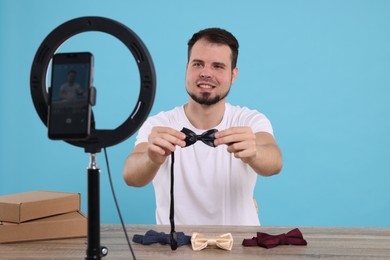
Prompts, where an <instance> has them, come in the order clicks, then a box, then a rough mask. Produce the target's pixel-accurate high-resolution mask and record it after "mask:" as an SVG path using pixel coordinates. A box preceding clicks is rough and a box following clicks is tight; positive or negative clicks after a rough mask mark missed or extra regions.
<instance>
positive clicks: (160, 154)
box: [147, 126, 186, 165]
mask: <svg viewBox="0 0 390 260" xmlns="http://www.w3.org/2000/svg"><path fill="white" fill-rule="evenodd" d="M185 138H186V135H185V134H184V133H182V132H180V131H178V130H175V129H173V128H170V127H158V126H157V127H153V128H152V131H151V132H150V134H149V137H148V148H147V154H148V156H149V158H150V160H152V161H153V162H154V163H156V164H158V165H161V164H162V163H164V161H165V159H166V158H167V157H168V156H169V155H170V154H171V153H172V152H174V151H175V149H176V146H177V145H178V146H180V147H185V145H186V142H185V141H184V140H185Z"/></svg>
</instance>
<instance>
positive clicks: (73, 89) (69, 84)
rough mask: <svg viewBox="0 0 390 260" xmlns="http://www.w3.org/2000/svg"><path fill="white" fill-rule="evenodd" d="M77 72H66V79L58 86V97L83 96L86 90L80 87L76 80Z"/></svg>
mask: <svg viewBox="0 0 390 260" xmlns="http://www.w3.org/2000/svg"><path fill="white" fill-rule="evenodd" d="M76 76H77V72H76V71H75V70H70V71H69V72H68V77H67V81H66V82H65V83H64V84H62V85H61V86H60V99H68V100H69V99H74V98H76V97H80V96H85V95H86V92H85V91H84V90H83V89H82V88H81V86H80V84H79V83H77V82H75V81H76Z"/></svg>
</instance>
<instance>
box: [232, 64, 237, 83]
mask: <svg viewBox="0 0 390 260" xmlns="http://www.w3.org/2000/svg"><path fill="white" fill-rule="evenodd" d="M237 75H238V68H237V67H235V68H234V69H233V70H232V85H233V83H234V81H235V80H236V78H237Z"/></svg>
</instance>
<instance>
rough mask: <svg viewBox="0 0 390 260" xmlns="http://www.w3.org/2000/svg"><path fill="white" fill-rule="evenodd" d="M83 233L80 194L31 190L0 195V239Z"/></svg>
mask: <svg viewBox="0 0 390 260" xmlns="http://www.w3.org/2000/svg"><path fill="white" fill-rule="evenodd" d="M86 236H87V218H86V217H85V216H84V215H83V214H82V213H81V211H80V194H78V193H68V192H53V191H32V192H24V193H18V194H10V195H5V196H0V243H8V242H17V241H30V240H43V239H58V238H70V237H86Z"/></svg>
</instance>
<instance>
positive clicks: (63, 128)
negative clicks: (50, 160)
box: [48, 52, 93, 140]
mask: <svg viewBox="0 0 390 260" xmlns="http://www.w3.org/2000/svg"><path fill="white" fill-rule="evenodd" d="M92 80H93V55H92V54H91V53H89V52H78V53H57V54H55V55H54V56H53V59H52V68H51V87H50V88H49V109H48V111H49V115H48V136H49V138H50V139H54V140H58V139H62V140H84V139H86V138H88V136H89V135H90V131H91V113H92V111H91V110H92V108H91V106H92V105H91V102H90V101H91V97H90V95H91V87H92Z"/></svg>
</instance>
